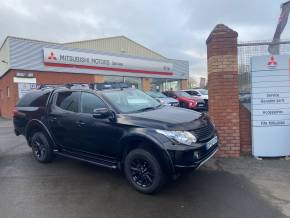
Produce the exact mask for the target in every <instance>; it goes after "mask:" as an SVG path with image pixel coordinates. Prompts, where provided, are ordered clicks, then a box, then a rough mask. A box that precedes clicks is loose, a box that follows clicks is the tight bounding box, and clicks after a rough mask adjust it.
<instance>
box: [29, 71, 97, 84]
mask: <svg viewBox="0 0 290 218" xmlns="http://www.w3.org/2000/svg"><path fill="white" fill-rule="evenodd" d="M34 76H35V77H36V83H38V84H66V83H93V82H94V81H95V75H90V74H75V73H59V72H36V73H34Z"/></svg>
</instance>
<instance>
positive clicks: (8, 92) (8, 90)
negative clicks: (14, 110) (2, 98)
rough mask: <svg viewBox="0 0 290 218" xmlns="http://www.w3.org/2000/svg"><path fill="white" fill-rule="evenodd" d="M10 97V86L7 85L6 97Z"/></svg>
mask: <svg viewBox="0 0 290 218" xmlns="http://www.w3.org/2000/svg"><path fill="white" fill-rule="evenodd" d="M9 97H10V88H9V86H7V98H9Z"/></svg>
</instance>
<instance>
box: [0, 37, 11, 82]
mask: <svg viewBox="0 0 290 218" xmlns="http://www.w3.org/2000/svg"><path fill="white" fill-rule="evenodd" d="M9 68H10V58H9V38H7V39H6V40H5V42H4V44H3V45H2V47H1V48H0V77H1V76H2V75H3V74H4V73H6V71H7V70H9Z"/></svg>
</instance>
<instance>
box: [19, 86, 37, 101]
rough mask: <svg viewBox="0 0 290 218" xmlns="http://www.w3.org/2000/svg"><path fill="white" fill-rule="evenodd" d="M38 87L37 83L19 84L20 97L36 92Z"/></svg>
mask: <svg viewBox="0 0 290 218" xmlns="http://www.w3.org/2000/svg"><path fill="white" fill-rule="evenodd" d="M36 88H37V85H36V84H35V83H18V97H19V98H22V96H23V95H25V94H26V93H28V92H31V91H32V90H35V89H36Z"/></svg>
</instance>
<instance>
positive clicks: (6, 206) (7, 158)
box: [0, 119, 290, 218]
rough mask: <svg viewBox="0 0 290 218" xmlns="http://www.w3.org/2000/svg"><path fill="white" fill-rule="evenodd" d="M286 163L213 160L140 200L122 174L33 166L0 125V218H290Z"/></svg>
mask: <svg viewBox="0 0 290 218" xmlns="http://www.w3.org/2000/svg"><path fill="white" fill-rule="evenodd" d="M289 184H290V161H289V160H285V159H269V160H268V159H267V160H261V161H260V160H256V159H254V158H251V157H246V158H236V159H230V158H223V159H222V158H218V159H212V160H211V161H210V162H208V163H207V164H206V165H204V166H203V167H201V168H200V169H199V170H198V171H195V172H193V173H190V174H187V175H184V176H182V177H180V178H179V179H178V180H177V181H171V182H169V183H168V184H167V185H166V186H165V187H164V188H163V189H162V190H161V192H160V193H158V194H155V195H144V194H140V193H138V192H136V191H135V190H134V189H132V188H131V186H130V185H129V184H128V183H127V181H126V179H125V177H124V176H123V175H122V173H120V172H118V171H113V170H108V169H105V168H101V167H96V166H93V165H90V164H87V163H83V162H79V161H75V160H70V159H66V158H61V157H56V159H55V160H54V161H53V162H52V163H50V164H40V163H38V162H36V161H35V160H34V159H33V157H32V154H31V150H30V148H29V147H28V146H27V145H26V141H25V139H24V137H22V136H19V137H16V136H15V135H14V134H13V128H12V123H11V121H9V120H3V119H0V217H5V218H6V217H98V218H102V217H104V218H111V217H112V218H113V217H124V218H125V217H126V218H130V217H134V218H135V217H140V218H141V217H142V218H143V217H148V218H149V217H150V218H154V217H158V218H162V217H166V218H168V217H181V218H187V217H225V218H226V217H230V218H232V217H235V218H239V217H263V218H267V217H287V216H289V217H290V208H289V206H290V199H289V197H290V185H289Z"/></svg>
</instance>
